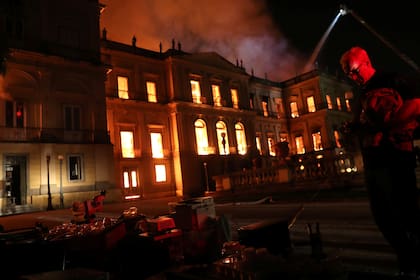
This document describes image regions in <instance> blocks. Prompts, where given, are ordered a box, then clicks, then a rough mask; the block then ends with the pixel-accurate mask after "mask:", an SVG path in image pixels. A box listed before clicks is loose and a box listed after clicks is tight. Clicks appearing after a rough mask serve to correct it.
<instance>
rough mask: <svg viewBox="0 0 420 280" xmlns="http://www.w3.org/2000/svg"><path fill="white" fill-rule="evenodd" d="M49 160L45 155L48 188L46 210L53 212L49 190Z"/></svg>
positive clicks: (49, 157) (48, 156)
mask: <svg viewBox="0 0 420 280" xmlns="http://www.w3.org/2000/svg"><path fill="white" fill-rule="evenodd" d="M50 160H51V156H50V155H47V187H48V206H47V210H53V209H54V208H53V206H52V203H51V188H50Z"/></svg>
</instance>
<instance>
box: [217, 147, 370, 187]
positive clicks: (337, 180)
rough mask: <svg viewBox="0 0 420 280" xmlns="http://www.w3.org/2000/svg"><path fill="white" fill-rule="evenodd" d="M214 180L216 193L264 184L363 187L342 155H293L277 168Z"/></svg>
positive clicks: (349, 158)
mask: <svg viewBox="0 0 420 280" xmlns="http://www.w3.org/2000/svg"><path fill="white" fill-rule="evenodd" d="M213 179H214V180H215V181H216V191H227V190H230V191H233V192H235V191H240V190H244V189H250V188H260V189H261V188H264V186H267V185H288V186H291V187H298V186H305V185H317V186H320V187H321V186H323V187H338V186H348V185H361V184H363V174H362V173H361V172H360V171H359V170H358V169H357V168H356V166H355V164H354V160H353V158H352V156H350V155H343V154H340V155H336V156H332V157H330V158H325V157H317V156H316V155H315V154H309V155H308V154H306V155H304V156H294V157H293V158H291V159H289V160H288V161H287V162H285V163H284V164H282V165H279V166H275V167H269V168H254V169H244V170H243V171H239V172H232V173H229V174H224V175H217V176H213Z"/></svg>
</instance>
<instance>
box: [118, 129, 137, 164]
mask: <svg viewBox="0 0 420 280" xmlns="http://www.w3.org/2000/svg"><path fill="white" fill-rule="evenodd" d="M120 137H121V155H122V157H123V158H134V137H133V132H132V131H120Z"/></svg>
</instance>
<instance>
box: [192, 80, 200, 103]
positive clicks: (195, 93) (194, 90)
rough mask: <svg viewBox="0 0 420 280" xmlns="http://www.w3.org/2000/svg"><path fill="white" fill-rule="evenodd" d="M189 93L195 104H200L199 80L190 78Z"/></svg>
mask: <svg viewBox="0 0 420 280" xmlns="http://www.w3.org/2000/svg"><path fill="white" fill-rule="evenodd" d="M190 83H191V95H192V101H193V102H194V103H197V104H201V89H200V82H199V81H195V80H191V81H190Z"/></svg>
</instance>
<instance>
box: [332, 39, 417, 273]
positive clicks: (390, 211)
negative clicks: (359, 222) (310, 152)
mask: <svg viewBox="0 0 420 280" xmlns="http://www.w3.org/2000/svg"><path fill="white" fill-rule="evenodd" d="M340 63H341V66H342V69H343V71H344V73H345V74H346V75H347V76H348V77H349V78H350V79H351V80H352V81H354V82H355V83H356V84H357V85H358V86H359V87H360V88H359V89H360V92H359V96H358V98H357V100H356V103H355V106H356V109H355V110H353V112H354V120H353V121H352V122H349V123H346V124H345V126H344V131H345V132H347V133H352V134H353V133H354V134H357V135H358V136H359V140H360V146H361V150H362V155H363V164H364V173H365V182H366V187H367V190H368V195H369V200H370V207H371V210H372V215H373V217H374V220H375V222H376V224H377V226H378V228H379V230H380V231H381V232H382V234H383V236H384V237H385V239H386V240H387V241H388V242H389V244H390V245H391V246H392V248H393V249H394V250H395V253H396V255H397V259H398V264H399V270H400V277H401V278H402V279H412V278H410V277H417V276H419V275H420V209H419V200H418V190H417V184H416V174H415V168H416V164H417V162H416V154H415V151H414V147H413V133H414V130H415V129H416V128H417V127H418V122H417V119H418V117H419V115H420V97H419V96H420V95H419V96H415V94H416V93H417V94H420V92H416V91H415V87H413V85H414V84H413V81H414V80H409V79H407V77H403V76H402V75H399V74H393V73H385V72H381V71H379V70H376V69H375V68H374V67H373V66H372V64H371V60H370V58H369V56H368V54H367V52H366V50H364V49H362V48H360V47H357V46H356V47H352V48H351V49H350V50H348V51H346V52H345V53H344V54H343V55H342V57H341V60H340ZM414 82H415V81H414ZM413 279H414V278H413Z"/></svg>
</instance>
